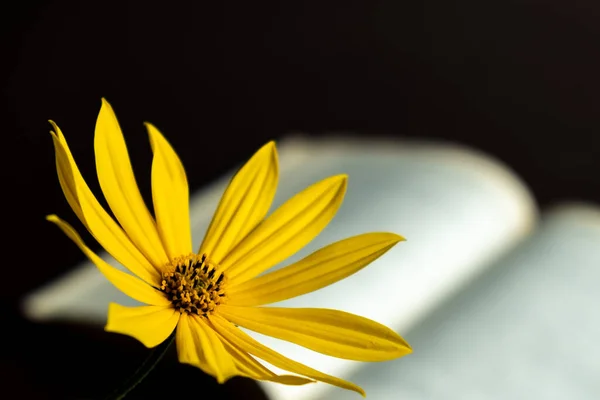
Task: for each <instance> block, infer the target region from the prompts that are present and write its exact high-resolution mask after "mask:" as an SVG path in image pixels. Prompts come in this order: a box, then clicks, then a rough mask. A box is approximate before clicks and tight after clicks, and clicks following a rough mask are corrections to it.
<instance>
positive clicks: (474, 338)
mask: <svg viewBox="0 0 600 400" xmlns="http://www.w3.org/2000/svg"><path fill="white" fill-rule="evenodd" d="M544 219H545V221H544V222H543V224H542V226H541V228H540V230H539V231H538V232H537V233H536V234H534V235H533V236H532V237H531V238H530V239H529V240H527V241H526V242H525V243H523V244H522V245H521V246H520V247H519V248H518V249H516V250H515V251H514V252H513V253H511V254H509V255H507V257H506V258H503V259H502V260H500V261H499V262H498V263H496V264H495V265H494V266H493V267H492V268H491V269H489V270H488V271H487V272H486V273H485V274H484V275H483V276H482V277H481V278H480V279H478V280H476V281H475V282H473V283H472V284H471V285H469V286H468V287H467V288H466V290H465V291H463V292H462V293H460V294H459V295H457V296H455V297H454V298H452V299H451V300H450V301H448V302H447V303H446V304H445V305H444V306H443V307H439V308H438V309H437V310H436V311H435V312H434V313H432V314H431V315H430V316H428V317H427V319H426V320H425V321H423V322H422V323H421V324H419V325H418V326H416V327H415V328H414V329H412V330H411V331H410V332H409V334H408V335H407V337H408V339H409V341H410V342H411V344H412V345H413V349H414V353H413V354H411V355H409V356H407V357H406V358H405V359H402V360H398V361H393V362H388V363H381V364H370V365H369V366H366V367H363V368H361V369H360V370H359V371H357V372H356V373H355V374H354V375H353V376H351V377H350V379H352V380H353V381H354V382H356V383H358V384H360V385H363V387H364V388H365V389H366V391H367V395H368V398H369V399H370V400H388V399H403V400H431V399H444V400H454V399H456V400H488V399H489V400H507V399H510V400H521V399H522V400H532V399H536V400H537V399H540V400H541V399H543V400H559V399H560V400H571V399H577V400H586V399H590V400H595V399H598V398H599V394H600V376H599V375H598V374H599V372H600V346H598V337H599V336H600V311H599V304H600V289H599V288H600V208H588V207H586V206H577V205H573V206H565V207H562V208H559V209H557V210H555V211H553V212H552V213H550V214H548V215H546V216H544ZM320 398H322V399H330V400H337V399H347V398H349V397H348V394H347V393H345V392H343V391H341V390H335V389H333V390H330V391H327V392H324V393H323V394H322V396H320Z"/></svg>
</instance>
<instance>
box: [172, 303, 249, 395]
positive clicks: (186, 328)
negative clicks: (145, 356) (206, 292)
mask: <svg viewBox="0 0 600 400" xmlns="http://www.w3.org/2000/svg"><path fill="white" fill-rule="evenodd" d="M175 340H176V341H177V354H178V356H179V361H180V362H182V363H185V364H191V365H194V366H196V367H198V368H200V369H201V370H203V371H204V372H206V373H207V374H209V375H212V376H214V377H215V378H216V379H217V381H218V382H219V383H224V382H225V381H227V380H228V379H229V378H232V377H234V376H236V375H239V374H238V371H237V369H236V367H235V364H234V363H233V359H232V358H231V356H230V355H229V353H228V352H227V350H225V347H224V346H223V343H222V342H221V340H220V339H219V336H217V334H216V333H215V332H214V331H213V330H212V329H211V328H210V327H209V326H208V325H207V324H206V322H204V321H203V320H202V319H201V318H200V317H198V316H195V315H189V314H185V313H184V314H182V316H181V319H180V322H179V326H178V327H177V336H176V337H175Z"/></svg>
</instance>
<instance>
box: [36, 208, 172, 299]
mask: <svg viewBox="0 0 600 400" xmlns="http://www.w3.org/2000/svg"><path fill="white" fill-rule="evenodd" d="M46 219H47V220H48V221H50V222H53V223H55V224H56V225H58V227H59V228H60V229H61V230H62V231H63V232H64V233H65V234H66V235H67V236H68V237H69V239H71V240H72V241H73V242H75V244H76V245H77V246H78V247H79V248H80V249H81V251H83V253H84V254H85V255H86V256H87V257H88V258H89V259H90V260H91V261H92V262H93V263H94V264H96V267H98V269H99V270H100V272H102V274H103V275H104V276H105V277H106V279H108V280H109V281H110V283H112V284H113V285H115V287H116V288H117V289H119V290H120V291H121V292H123V293H125V294H126V295H127V296H129V297H131V298H132V299H135V300H137V301H140V302H142V303H146V304H151V305H154V306H163V307H164V306H168V305H170V304H171V302H170V301H169V300H168V299H167V298H166V297H165V296H164V294H163V293H161V292H159V291H158V290H156V289H154V288H153V287H151V286H150V285H148V284H146V283H144V282H142V281H141V280H139V279H137V278H136V277H134V276H131V275H129V274H128V273H125V272H123V271H119V270H118V269H116V268H113V267H111V266H110V265H108V264H107V263H106V262H105V261H104V260H103V259H101V258H100V257H98V256H97V255H96V254H95V253H94V252H93V251H92V250H90V249H89V248H88V247H87V246H86V245H85V243H83V240H81V237H80V236H79V235H78V234H77V232H76V231H75V229H73V228H72V227H71V226H70V225H69V224H68V223H66V222H65V221H63V220H61V219H60V218H58V217H57V216H56V215H49V216H47V217H46Z"/></svg>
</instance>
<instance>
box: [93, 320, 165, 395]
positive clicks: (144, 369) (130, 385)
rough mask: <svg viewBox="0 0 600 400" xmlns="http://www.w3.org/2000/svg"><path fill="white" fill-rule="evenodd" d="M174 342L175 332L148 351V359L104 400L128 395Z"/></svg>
mask: <svg viewBox="0 0 600 400" xmlns="http://www.w3.org/2000/svg"><path fill="white" fill-rule="evenodd" d="M174 340H175V332H173V333H172V334H171V336H169V337H168V338H167V339H166V340H165V341H164V342H162V343H161V344H159V345H158V346H156V347H155V348H153V349H152V350H151V351H150V354H148V357H147V358H146V359H145V360H144V362H142V364H141V365H140V366H139V367H138V369H137V370H136V371H135V372H134V373H133V375H131V376H130V377H129V379H127V380H126V381H125V382H123V383H122V384H121V386H119V387H118V388H117V389H116V390H115V391H113V392H112V393H111V394H110V395H108V396H106V397H105V398H104V400H121V399H123V398H125V396H127V394H129V392H131V391H132V390H133V389H134V388H135V387H136V386H137V385H139V384H140V383H141V382H142V381H143V380H144V378H146V376H148V374H149V373H150V371H152V370H153V369H154V367H156V365H157V364H158V362H159V361H160V360H161V359H162V358H163V356H164V355H165V354H166V353H167V350H169V348H170V347H171V344H173V341H174Z"/></svg>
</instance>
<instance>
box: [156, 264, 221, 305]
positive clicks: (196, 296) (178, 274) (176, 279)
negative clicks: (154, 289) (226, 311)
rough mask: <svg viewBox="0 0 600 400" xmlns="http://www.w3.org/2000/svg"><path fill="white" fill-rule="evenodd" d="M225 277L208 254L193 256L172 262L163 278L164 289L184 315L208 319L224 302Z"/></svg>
mask: <svg viewBox="0 0 600 400" xmlns="http://www.w3.org/2000/svg"><path fill="white" fill-rule="evenodd" d="M224 283H225V275H224V274H223V272H221V271H219V268H218V267H217V266H215V265H214V264H212V263H211V262H210V261H208V260H207V259H206V254H203V255H202V256H199V255H197V254H190V255H188V256H183V257H177V258H175V259H173V260H172V261H171V268H169V272H164V273H163V276H162V284H161V286H160V290H162V291H163V292H164V293H165V294H166V295H167V297H168V298H169V300H171V302H172V303H173V306H174V307H175V308H176V309H178V310H179V312H181V313H183V312H184V311H185V312H187V313H190V314H197V315H202V316H206V314H208V313H211V312H213V311H214V309H215V308H216V307H217V306H218V305H219V304H221V303H222V302H223V300H224V299H225V291H224V290H223V286H224Z"/></svg>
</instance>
